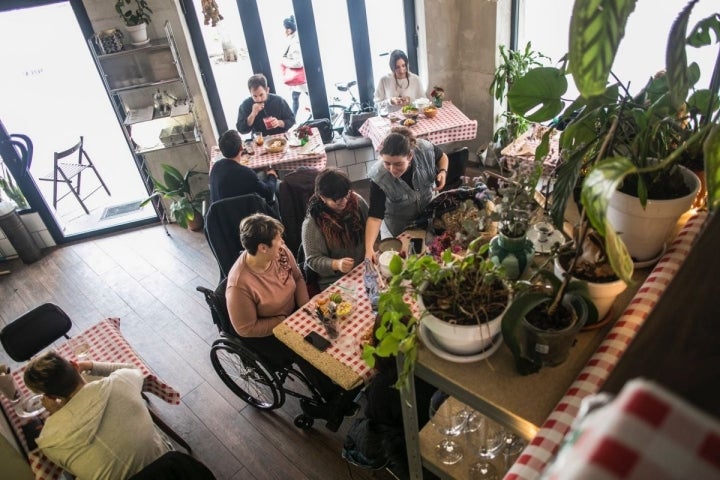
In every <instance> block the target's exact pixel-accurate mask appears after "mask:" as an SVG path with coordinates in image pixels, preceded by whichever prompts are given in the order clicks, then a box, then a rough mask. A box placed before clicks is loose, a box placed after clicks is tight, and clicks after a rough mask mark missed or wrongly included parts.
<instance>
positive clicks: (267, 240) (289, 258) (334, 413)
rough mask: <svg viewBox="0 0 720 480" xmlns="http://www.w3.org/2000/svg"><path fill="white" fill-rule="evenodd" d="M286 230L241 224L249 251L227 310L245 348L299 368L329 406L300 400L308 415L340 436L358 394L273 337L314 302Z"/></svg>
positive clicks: (237, 270) (230, 284) (262, 221)
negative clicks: (281, 325) (324, 422)
mask: <svg viewBox="0 0 720 480" xmlns="http://www.w3.org/2000/svg"><path fill="white" fill-rule="evenodd" d="M283 230H284V227H283V225H282V223H280V222H279V221H278V220H276V219H274V218H272V217H270V216H267V215H264V214H261V213H258V214H254V215H251V216H249V217H247V218H245V219H244V220H243V221H242V222H241V223H240V242H241V243H242V246H243V248H244V251H243V252H242V254H241V255H240V257H239V258H238V259H237V261H236V262H235V264H234V265H233V267H232V269H231V270H230V273H229V274H228V278H227V287H226V291H225V296H226V301H227V309H228V314H229V317H230V322H231V323H232V326H233V328H234V329H235V332H236V333H237V334H238V335H239V336H240V337H241V338H242V340H243V343H244V344H245V345H247V346H248V347H249V348H251V349H252V350H254V351H255V352H256V353H257V354H258V355H260V356H262V357H264V358H265V359H267V360H268V361H269V362H270V363H271V364H273V365H274V366H276V367H277V368H278V369H281V368H286V367H287V366H289V365H291V364H292V363H295V364H296V365H297V366H298V367H299V368H300V370H301V372H302V373H303V375H304V376H305V377H306V379H307V380H308V381H309V382H310V384H311V385H312V386H313V387H315V388H316V389H317V390H318V392H319V393H320V394H321V395H322V398H323V400H324V403H320V404H318V403H315V402H312V401H310V400H309V399H305V398H303V399H301V400H300V405H301V407H302V409H303V412H304V413H305V414H306V415H308V416H310V417H313V418H321V419H325V420H327V427H328V428H329V429H331V430H337V428H338V427H339V426H340V424H341V423H342V420H343V417H344V416H345V415H350V414H353V413H355V412H356V411H357V408H358V407H357V405H356V404H355V403H354V401H353V400H354V397H355V394H356V393H357V392H354V391H350V392H348V391H346V390H344V389H343V388H342V387H340V386H338V385H336V384H335V383H333V382H332V380H330V379H329V378H328V377H327V376H325V375H324V374H323V373H322V372H320V371H319V370H317V369H316V368H315V367H313V366H312V365H310V363H308V362H307V361H306V360H304V359H303V358H302V357H300V356H299V355H297V354H296V353H295V352H293V351H292V350H291V349H290V348H288V347H287V346H286V345H285V344H283V343H282V342H280V341H279V340H278V339H277V338H275V336H274V335H273V333H272V331H273V328H274V327H275V326H277V325H278V324H279V323H281V322H282V321H283V320H284V319H285V318H286V317H287V316H288V315H290V314H292V313H293V312H294V311H295V309H296V308H297V307H298V306H301V305H304V304H306V303H307V302H308V301H309V297H308V292H307V287H306V285H305V282H304V280H303V276H302V273H301V272H300V269H299V268H298V266H297V263H296V262H295V259H294V257H293V255H292V254H291V253H290V251H289V250H288V249H287V247H286V246H285V245H284V243H283V240H282V233H283Z"/></svg>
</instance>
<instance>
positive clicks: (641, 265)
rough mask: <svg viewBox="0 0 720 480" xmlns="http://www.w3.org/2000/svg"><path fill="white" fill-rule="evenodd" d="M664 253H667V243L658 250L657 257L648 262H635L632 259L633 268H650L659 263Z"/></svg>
mask: <svg viewBox="0 0 720 480" xmlns="http://www.w3.org/2000/svg"><path fill="white" fill-rule="evenodd" d="M666 251H667V243H665V244H663V248H662V250H660V253H658V254H657V256H655V257H654V258H651V259H649V260H643V261H642V262H636V261H635V260H634V259H633V267H635V268H647V267H652V266H653V265H655V264H656V263H657V262H659V261H660V259H661V258H662V256H663V255H665V252H666Z"/></svg>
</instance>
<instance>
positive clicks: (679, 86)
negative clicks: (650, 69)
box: [665, 0, 698, 109]
mask: <svg viewBox="0 0 720 480" xmlns="http://www.w3.org/2000/svg"><path fill="white" fill-rule="evenodd" d="M697 2H698V0H692V1H690V2H689V3H688V4H687V5H686V6H685V8H684V9H683V10H682V12H680V15H678V16H677V18H676V19H675V21H674V22H673V24H672V27H671V28H670V34H669V35H668V43H667V50H666V51H665V70H666V75H667V77H668V84H669V86H670V98H671V99H672V104H673V106H674V107H675V108H676V109H677V108H680V106H681V105H682V104H683V103H685V98H686V97H687V94H688V90H689V89H690V80H689V78H688V66H687V53H686V51H685V36H686V34H687V26H688V21H689V20H690V13H692V9H693V7H694V6H695V4H696V3H697Z"/></svg>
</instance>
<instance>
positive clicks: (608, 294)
mask: <svg viewBox="0 0 720 480" xmlns="http://www.w3.org/2000/svg"><path fill="white" fill-rule="evenodd" d="M554 271H555V276H556V277H558V278H559V279H560V280H562V279H563V275H564V274H565V269H564V268H563V267H562V265H560V261H559V260H558V259H557V258H556V259H555V268H554ZM583 281H584V282H585V283H586V284H587V286H588V294H589V295H590V299H592V301H593V303H594V304H595V308H597V311H598V322H599V321H601V320H602V319H603V318H605V315H607V314H608V312H609V311H610V308H611V307H612V306H613V303H615V299H616V298H617V297H618V295H620V294H621V293H622V292H624V291H625V289H626V288H627V284H626V283H625V282H624V281H622V280H615V281H613V282H588V281H587V280H583Z"/></svg>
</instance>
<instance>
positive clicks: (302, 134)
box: [295, 125, 313, 145]
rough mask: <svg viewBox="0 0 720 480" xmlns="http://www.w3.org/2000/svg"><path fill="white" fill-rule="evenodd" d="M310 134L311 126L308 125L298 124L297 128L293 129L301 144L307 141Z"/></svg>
mask: <svg viewBox="0 0 720 480" xmlns="http://www.w3.org/2000/svg"><path fill="white" fill-rule="evenodd" d="M312 134H313V132H312V128H311V127H310V126H309V125H300V126H299V127H298V128H297V130H295V136H296V137H297V138H298V140H300V144H301V145H305V144H306V143H307V142H309V141H310V137H312Z"/></svg>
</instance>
